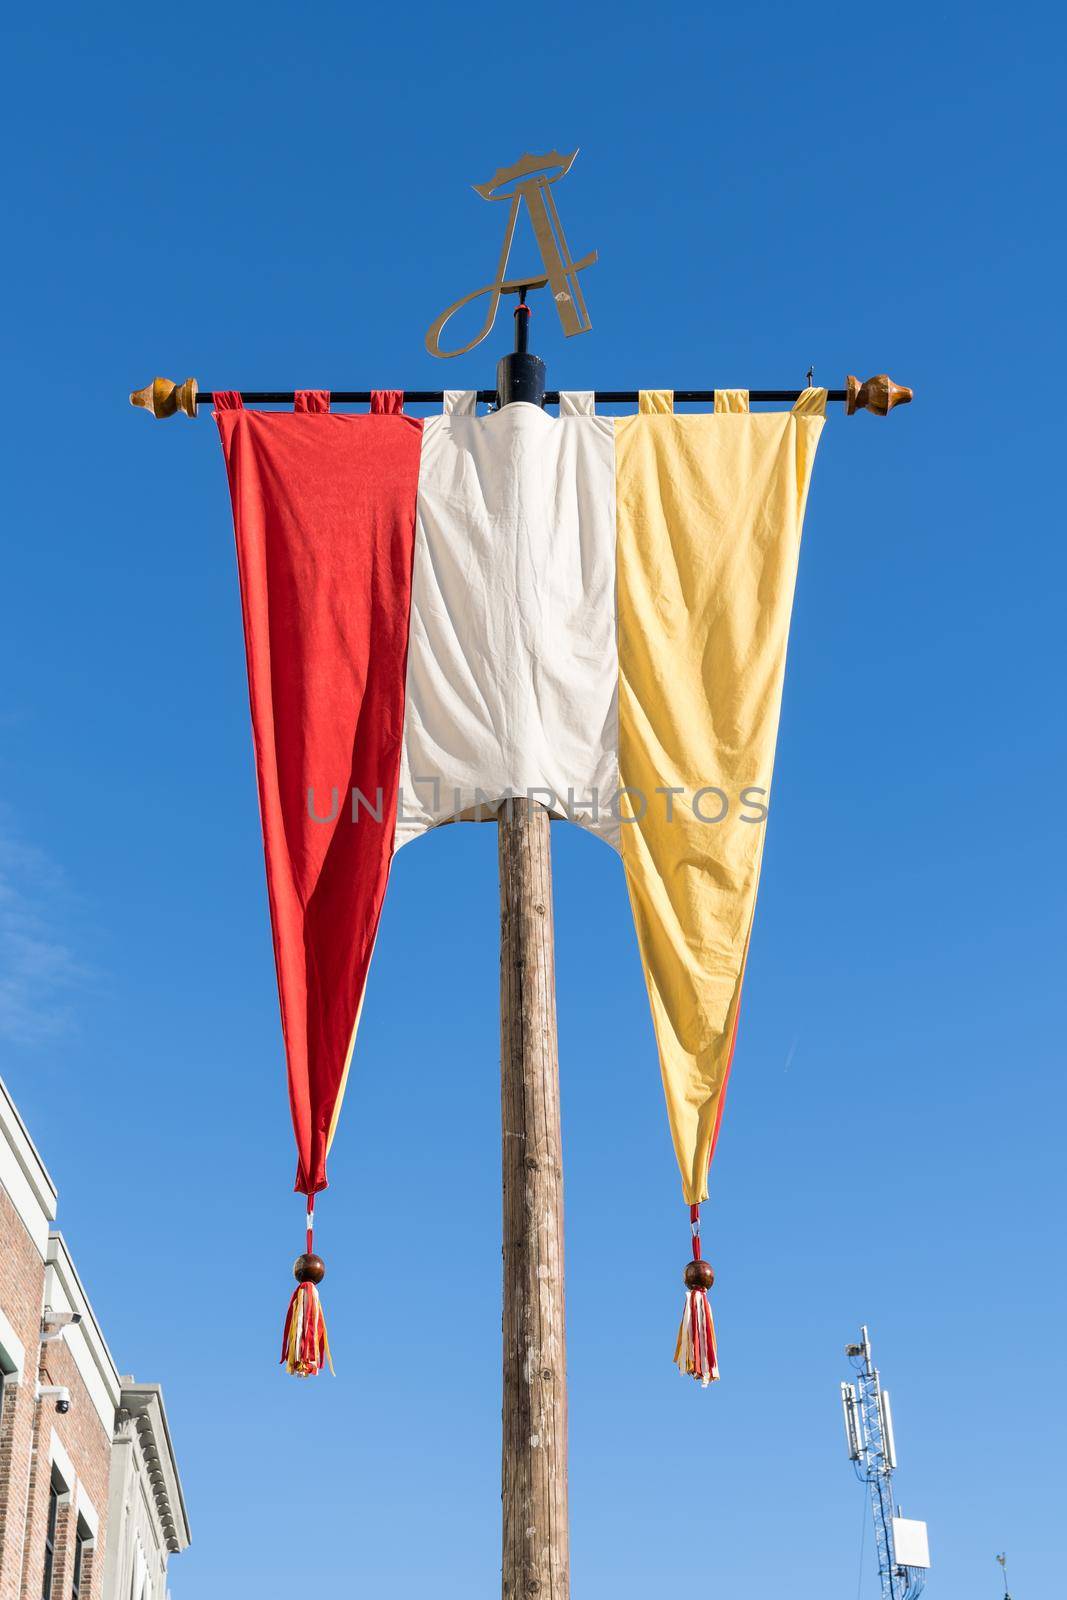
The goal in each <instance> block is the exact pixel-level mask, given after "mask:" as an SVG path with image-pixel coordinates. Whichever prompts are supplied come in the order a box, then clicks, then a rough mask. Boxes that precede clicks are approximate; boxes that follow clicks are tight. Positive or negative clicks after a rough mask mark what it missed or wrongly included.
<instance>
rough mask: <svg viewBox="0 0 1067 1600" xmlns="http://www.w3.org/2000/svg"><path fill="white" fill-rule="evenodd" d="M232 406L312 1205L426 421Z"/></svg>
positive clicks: (380, 855)
mask: <svg viewBox="0 0 1067 1600" xmlns="http://www.w3.org/2000/svg"><path fill="white" fill-rule="evenodd" d="M233 404H234V402H233V400H231V399H230V397H228V396H227V397H223V396H216V406H217V410H216V420H217V422H218V425H219V432H220V434H221V436H222V446H223V451H224V453H225V457H226V470H227V473H228V476H229V482H230V494H231V498H232V501H233V515H234V529H235V533H236V538H237V560H238V568H239V572H240V580H241V605H242V611H243V615H244V629H245V647H246V652H247V657H248V683H249V694H250V700H251V708H252V730H253V738H254V744H255V757H256V773H257V779H258V785H259V803H260V813H261V818H262V823H263V842H264V850H265V854H266V863H267V888H268V894H269V898H270V913H271V926H272V929H273V934H274V955H275V962H276V964H277V969H278V990H279V995H280V999H281V1012H282V1028H283V1032H284V1035H285V1049H286V1057H287V1062H288V1071H289V1098H290V1104H291V1106H292V1114H293V1127H294V1131H295V1133H296V1142H297V1151H298V1165H297V1178H296V1188H297V1189H298V1190H299V1191H301V1192H302V1193H304V1194H308V1195H313V1194H314V1193H315V1192H316V1191H317V1190H319V1189H323V1188H325V1187H326V1153H327V1150H328V1148H329V1142H330V1137H331V1133H332V1126H333V1123H334V1121H335V1117H336V1111H337V1107H338V1105H339V1102H340V1098H341V1095H342V1094H343V1092H344V1076H345V1072H346V1070H347V1063H348V1057H349V1054H350V1048H351V1043H352V1039H353V1035H354V1030H355V1025H356V1019H357V1016H358V1012H359V1006H360V1002H361V1000H362V996H363V990H364V986H365V984H366V979H367V968H368V966H369V964H370V957H371V951H372V950H373V947H374V939H375V935H376V933H377V928H378V920H379V917H380V915H381V909H382V902H383V899H384V897H385V888H386V883H387V880H388V876H389V867H390V862H391V860H392V854H393V833H394V827H395V821H396V805H397V788H398V784H399V771H400V753H401V743H402V738H403V729H404V680H405V673H406V667H407V648H408V613H409V608H410V601H411V569H412V556H413V550H414V531H415V497H416V490H417V487H418V475H419V453H420V448H421V441H422V423H421V421H419V420H418V419H416V418H412V417H406V416H403V415H402V414H396V413H387V414H382V415H373V416H349V415H344V416H338V415H331V414H329V413H328V412H325V411H311V410H309V411H307V412H299V413H295V414H294V413H281V412H276V413H268V412H254V411H245V410H243V409H241V408H240V406H239V403H238V404H237V405H236V406H235V407H234V408H233V409H229V408H227V407H228V405H233ZM354 791H358V792H359V794H360V795H361V796H362V797H364V798H363V801H361V802H360V804H359V806H358V820H353V792H354Z"/></svg>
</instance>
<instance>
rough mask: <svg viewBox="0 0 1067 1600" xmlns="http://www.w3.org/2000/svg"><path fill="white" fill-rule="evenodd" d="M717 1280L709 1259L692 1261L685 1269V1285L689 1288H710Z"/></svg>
mask: <svg viewBox="0 0 1067 1600" xmlns="http://www.w3.org/2000/svg"><path fill="white" fill-rule="evenodd" d="M714 1282H715V1273H714V1272H713V1271H712V1268H711V1263H710V1262H709V1261H690V1262H689V1264H688V1266H687V1267H686V1269H685V1286H686V1288H687V1289H710V1288H711V1286H712V1284H713V1283H714Z"/></svg>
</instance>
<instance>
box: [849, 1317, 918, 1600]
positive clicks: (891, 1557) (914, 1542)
mask: <svg viewBox="0 0 1067 1600" xmlns="http://www.w3.org/2000/svg"><path fill="white" fill-rule="evenodd" d="M845 1354H846V1355H847V1356H848V1358H849V1360H850V1361H851V1362H852V1367H853V1370H854V1372H855V1373H856V1379H855V1382H853V1383H843V1384H842V1385H841V1408H842V1410H843V1412H844V1416H845V1441H846V1443H847V1445H848V1458H849V1460H850V1461H851V1462H852V1464H853V1467H854V1468H855V1472H856V1476H857V1478H858V1479H859V1480H860V1482H861V1483H866V1485H867V1487H868V1490H869V1493H870V1497H871V1513H872V1515H873V1517H874V1542H875V1548H876V1550H877V1552H878V1576H879V1578H880V1579H881V1583H882V1600H918V1596H919V1595H921V1594H922V1592H923V1589H924V1588H925V1587H926V1573H927V1570H928V1569H929V1566H930V1546H929V1543H928V1541H927V1537H926V1523H925V1522H913V1521H912V1520H911V1518H910V1517H902V1516H901V1514H900V1507H899V1506H897V1507H896V1509H895V1513H894V1505H893V1473H894V1472H895V1471H896V1466H897V1449H896V1443H895V1441H894V1439H893V1413H892V1411H891V1409H890V1406H889V1391H888V1390H887V1389H883V1388H882V1384H881V1380H880V1378H879V1376H878V1369H877V1367H876V1366H875V1365H874V1363H873V1361H872V1360H871V1339H870V1334H869V1333H868V1332H867V1329H866V1327H864V1328H863V1329H862V1330H861V1333H860V1342H859V1344H847V1345H846V1346H845Z"/></svg>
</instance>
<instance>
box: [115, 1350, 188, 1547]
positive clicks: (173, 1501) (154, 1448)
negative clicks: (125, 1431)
mask: <svg viewBox="0 0 1067 1600" xmlns="http://www.w3.org/2000/svg"><path fill="white" fill-rule="evenodd" d="M118 1419H119V1423H120V1425H121V1424H122V1423H123V1422H125V1421H126V1420H127V1419H128V1420H129V1421H130V1422H131V1423H132V1426H133V1428H134V1429H135V1430H136V1433H137V1437H138V1439H139V1441H140V1445H141V1450H142V1452H143V1454H144V1458H145V1465H146V1466H147V1468H148V1479H149V1486H150V1488H151V1492H152V1497H153V1499H154V1501H155V1507H156V1515H157V1516H158V1518H159V1524H160V1527H161V1528H162V1530H163V1536H164V1539H165V1541H166V1546H167V1549H168V1550H169V1551H170V1552H171V1554H172V1555H175V1554H177V1553H178V1552H179V1551H182V1550H184V1549H185V1548H186V1547H187V1545H188V1543H189V1539H190V1533H189V1517H188V1513H187V1512H186V1509H185V1496H184V1494H183V1493H182V1484H181V1478H180V1477H179V1476H178V1463H177V1461H176V1459H175V1456H174V1446H173V1444H172V1442H171V1437H170V1426H169V1424H168V1422H167V1411H166V1407H165V1406H164V1404H163V1390H162V1388H161V1387H160V1385H159V1384H158V1383H134V1382H133V1381H132V1380H131V1379H128V1378H124V1379H123V1380H122V1398H121V1401H120V1409H119V1418H118Z"/></svg>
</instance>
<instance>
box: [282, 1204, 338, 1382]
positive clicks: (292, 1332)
mask: <svg viewBox="0 0 1067 1600" xmlns="http://www.w3.org/2000/svg"><path fill="white" fill-rule="evenodd" d="M314 1226H315V1213H314V1210H313V1209H312V1208H311V1207H310V1206H309V1207H308V1221H307V1251H306V1252H305V1254H304V1255H302V1256H297V1258H296V1261H295V1262H294V1264H293V1276H294V1277H295V1278H296V1288H295V1289H294V1290H293V1295H292V1299H291V1300H290V1301H289V1310H288V1311H287V1312H286V1314H285V1331H284V1333H283V1334H282V1357H281V1359H282V1364H283V1365H284V1367H285V1370H286V1372H289V1373H292V1374H293V1375H294V1376H295V1377H297V1378H314V1377H315V1376H316V1375H317V1374H318V1373H319V1372H321V1371H322V1369H323V1367H324V1366H328V1367H329V1369H330V1371H331V1372H332V1371H333V1361H332V1359H331V1357H330V1341H329V1339H328V1338H327V1337H326V1318H325V1317H324V1316H323V1312H322V1301H321V1300H320V1299H319V1291H318V1288H317V1285H318V1284H320V1283H321V1282H322V1280H323V1277H324V1276H325V1273H326V1267H325V1264H324V1263H323V1260H322V1257H321V1256H317V1255H316V1254H315V1252H314V1250H313V1249H312V1244H313V1230H314Z"/></svg>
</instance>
